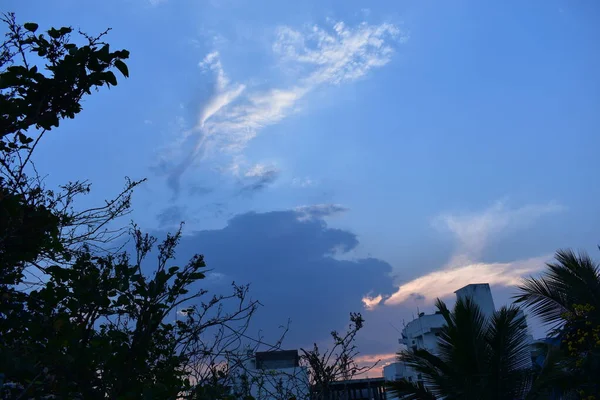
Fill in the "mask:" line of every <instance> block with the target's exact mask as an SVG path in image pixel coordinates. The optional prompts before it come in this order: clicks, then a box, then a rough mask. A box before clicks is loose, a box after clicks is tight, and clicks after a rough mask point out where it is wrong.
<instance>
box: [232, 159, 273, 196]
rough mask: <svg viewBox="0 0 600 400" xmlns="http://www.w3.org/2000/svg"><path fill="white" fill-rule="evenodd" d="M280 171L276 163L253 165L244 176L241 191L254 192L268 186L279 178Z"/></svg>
mask: <svg viewBox="0 0 600 400" xmlns="http://www.w3.org/2000/svg"><path fill="white" fill-rule="evenodd" d="M279 173H280V171H279V169H278V168H277V167H276V166H274V165H267V164H255V165H253V166H252V167H251V168H250V169H248V170H247V171H246V173H245V174H244V176H243V178H242V182H243V185H242V188H241V189H240V193H254V192H257V191H260V190H262V189H264V188H266V187H267V186H269V185H270V184H272V183H273V182H275V181H276V180H277V178H278V177H279Z"/></svg>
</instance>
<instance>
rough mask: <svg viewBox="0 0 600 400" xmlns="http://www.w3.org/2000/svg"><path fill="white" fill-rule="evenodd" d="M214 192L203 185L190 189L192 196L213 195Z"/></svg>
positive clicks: (192, 186) (193, 186)
mask: <svg viewBox="0 0 600 400" xmlns="http://www.w3.org/2000/svg"><path fill="white" fill-rule="evenodd" d="M212 191H213V190H212V189H211V188H208V187H205V186H201V185H191V186H190V187H189V188H188V193H189V194H190V196H205V195H207V194H209V193H211V192H212Z"/></svg>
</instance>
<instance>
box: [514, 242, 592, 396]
mask: <svg viewBox="0 0 600 400" xmlns="http://www.w3.org/2000/svg"><path fill="white" fill-rule="evenodd" d="M555 258H556V261H555V262H553V263H548V264H547V270H546V271H545V272H544V273H543V274H542V276H541V277H539V278H533V277H532V278H528V279H526V280H524V282H523V284H522V285H521V286H520V287H519V294H518V296H516V302H519V303H523V304H524V305H525V306H526V307H529V308H530V309H531V311H532V312H533V313H534V314H535V315H537V316H538V317H539V318H540V319H541V320H542V321H543V322H545V323H546V324H548V325H550V326H551V328H552V331H553V335H554V336H556V337H557V338H558V339H560V340H561V347H562V349H561V350H562V359H561V362H562V364H563V366H564V368H563V369H564V370H565V373H568V374H569V375H570V376H571V377H572V379H570V380H569V383H570V385H569V386H568V387H565V389H569V388H570V389H575V390H577V391H578V392H579V394H580V395H581V396H582V398H589V397H590V396H592V397H594V396H595V397H596V398H599V397H600V385H599V384H598V376H600V296H599V293H600V267H599V266H598V265H597V264H596V263H595V262H594V261H593V260H592V259H591V258H590V257H589V256H588V255H587V254H585V253H581V254H579V255H577V254H575V253H574V252H573V251H571V250H560V251H558V252H557V253H556V256H555Z"/></svg>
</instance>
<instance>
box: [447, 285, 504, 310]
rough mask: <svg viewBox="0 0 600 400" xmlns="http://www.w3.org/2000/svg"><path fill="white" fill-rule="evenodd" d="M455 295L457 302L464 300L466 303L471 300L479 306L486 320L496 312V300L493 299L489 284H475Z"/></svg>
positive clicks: (458, 291)
mask: <svg viewBox="0 0 600 400" xmlns="http://www.w3.org/2000/svg"><path fill="white" fill-rule="evenodd" d="M454 293H455V294H456V299H457V300H458V299H462V300H463V301H464V300H466V299H468V298H470V299H471V300H472V301H473V302H474V303H475V304H477V305H478V306H479V310H481V312H482V313H483V315H485V317H486V318H490V317H491V316H492V315H494V312H495V311H496V307H495V306H494V299H493V298H492V290H491V289H490V285H489V284H488V283H473V284H471V285H467V286H465V287H462V288H460V289H458V290H457V291H456V292H454Z"/></svg>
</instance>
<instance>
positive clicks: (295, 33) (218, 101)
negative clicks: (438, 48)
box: [165, 22, 405, 191]
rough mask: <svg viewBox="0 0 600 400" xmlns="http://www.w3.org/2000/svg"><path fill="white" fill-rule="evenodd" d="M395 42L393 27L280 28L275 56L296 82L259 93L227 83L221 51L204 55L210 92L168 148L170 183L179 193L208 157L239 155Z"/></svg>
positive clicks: (386, 57)
mask: <svg viewBox="0 0 600 400" xmlns="http://www.w3.org/2000/svg"><path fill="white" fill-rule="evenodd" d="M398 39H399V40H404V39H405V38H404V37H402V36H401V34H400V31H399V30H398V28H397V27H396V26H394V25H391V24H380V25H369V24H367V23H362V24H360V25H358V26H356V27H348V26H346V25H345V24H344V23H343V22H338V23H334V24H333V25H332V26H331V27H329V28H328V29H324V28H321V27H318V26H313V27H310V28H308V29H305V30H295V29H293V28H291V27H287V26H283V27H279V28H278V29H277V35H276V39H275V42H274V43H273V46H272V50H273V54H274V55H275V56H276V58H277V59H278V65H279V66H280V67H281V68H285V69H286V70H289V71H294V73H295V82H294V83H293V84H290V85H286V86H282V87H279V86H278V85H276V84H273V85H272V86H271V87H270V88H269V87H267V88H260V89H259V88H256V87H252V86H249V85H247V84H242V83H233V82H231V81H230V79H229V78H228V76H227V74H226V73H225V70H224V68H223V65H222V63H221V58H220V53H219V52H218V51H214V52H212V53H210V54H208V55H207V56H206V57H205V58H204V60H202V62H201V63H200V67H201V68H202V69H203V70H204V71H205V72H209V73H210V74H212V75H213V79H214V85H213V93H212V95H211V96H210V97H209V98H208V99H207V100H206V101H205V102H204V104H203V105H202V106H201V107H200V109H199V111H198V119H197V121H196V122H195V124H194V125H193V127H192V128H191V129H188V130H186V131H184V132H183V133H182V135H181V137H180V138H178V140H177V141H176V142H175V143H174V144H173V146H171V148H170V149H169V152H168V153H170V156H169V157H170V158H171V160H170V161H171V163H173V161H174V160H180V161H176V162H175V166H173V167H172V168H171V169H170V171H169V178H168V182H169V185H170V186H171V187H172V188H173V189H174V190H175V191H177V190H178V188H179V180H180V178H181V176H182V174H184V173H185V171H186V170H187V169H188V168H190V166H191V165H193V164H194V163H195V162H197V161H198V160H202V159H206V158H207V157H208V156H209V155H210V156H215V155H219V154H230V155H231V154H239V153H240V152H241V151H242V150H243V149H244V148H245V147H246V146H247V144H248V142H249V141H250V140H252V139H253V138H254V137H256V135H257V134H258V133H259V132H260V131H261V130H262V129H263V128H265V127H267V126H270V125H274V124H276V123H278V122H280V121H281V120H283V119H284V118H285V117H287V116H289V115H290V114H292V113H294V112H295V111H296V110H297V109H298V102H299V101H300V100H301V99H302V98H304V97H305V96H306V95H307V94H309V93H310V92H312V91H314V90H316V89H318V88H319V87H322V86H325V85H340V84H343V83H349V82H352V81H355V80H357V79H359V78H361V77H363V76H365V75H366V74H367V73H368V72H369V71H371V70H372V69H374V68H378V67H382V66H384V65H385V64H387V63H388V62H389V61H390V59H391V56H392V53H393V48H392V47H391V46H390V44H389V43H390V42H392V41H396V40H398ZM165 157H166V156H165ZM239 167H240V166H239V164H236V163H234V166H233V168H228V169H226V170H229V171H230V172H235V171H237V173H238V174H240V173H241V175H242V176H244V175H246V173H247V172H244V171H240V168H239ZM249 168H253V167H252V166H251V167H249ZM265 183H268V182H265ZM259 187H264V185H259Z"/></svg>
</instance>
